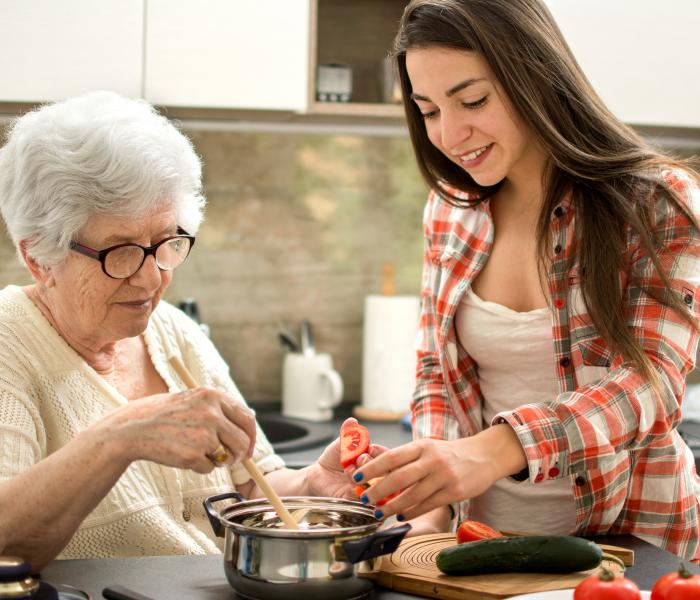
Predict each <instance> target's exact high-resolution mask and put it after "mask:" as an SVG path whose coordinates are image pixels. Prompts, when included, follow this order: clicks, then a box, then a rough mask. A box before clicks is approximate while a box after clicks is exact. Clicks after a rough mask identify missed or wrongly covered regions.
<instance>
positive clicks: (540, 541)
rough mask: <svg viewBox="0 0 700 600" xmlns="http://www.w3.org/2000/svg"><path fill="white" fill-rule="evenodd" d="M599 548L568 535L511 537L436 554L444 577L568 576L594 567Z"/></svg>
mask: <svg viewBox="0 0 700 600" xmlns="http://www.w3.org/2000/svg"><path fill="white" fill-rule="evenodd" d="M602 559H603V551H602V550H601V549H600V547H599V546H597V545H596V544H594V543H593V542H590V541H588V540H584V539H583V538H579V537H573V536H569V535H537V536H512V537H508V536H506V537H502V538H493V539H489V540H479V541H477V542H467V543H465V544H458V545H456V546H450V547H449V548H445V549H444V550H441V551H440V553H439V554H438V555H437V559H436V563H437V567H438V569H440V570H441V571H442V572H443V573H445V574H447V575H483V574H485V573H525V572H528V573H572V572H574V571H586V570H588V569H592V568H594V567H597V566H598V565H599V564H600V563H601V561H602Z"/></svg>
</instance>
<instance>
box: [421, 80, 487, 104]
mask: <svg viewBox="0 0 700 600" xmlns="http://www.w3.org/2000/svg"><path fill="white" fill-rule="evenodd" d="M479 81H486V78H485V77H478V78H476V77H472V78H471V79H465V80H464V81H460V82H459V83H458V84H457V85H453V86H452V87H451V88H450V89H449V90H447V91H446V92H445V96H447V97H448V98H449V97H450V96H454V95H455V94H456V93H457V92H461V91H462V90H463V89H464V88H467V87H469V86H470V85H473V84H475V83H477V82H479ZM411 99H412V100H423V101H424V102H430V98H428V97H427V96H421V95H420V94H411Z"/></svg>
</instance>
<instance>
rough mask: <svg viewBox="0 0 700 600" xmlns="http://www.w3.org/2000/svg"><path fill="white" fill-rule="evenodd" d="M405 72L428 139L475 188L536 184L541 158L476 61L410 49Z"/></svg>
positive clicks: (439, 50) (469, 55) (454, 53)
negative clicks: (525, 180) (503, 183)
mask: <svg viewBox="0 0 700 600" xmlns="http://www.w3.org/2000/svg"><path fill="white" fill-rule="evenodd" d="M406 70H407V73H408V76H409V78H410V80H411V87H412V89H413V94H412V99H413V100H414V102H415V103H416V105H417V106H418V109H419V110H420V112H421V114H422V115H423V119H424V122H425V128H426V133H427V135H428V139H429V140H430V141H431V142H432V144H433V145H434V146H435V147H437V148H438V149H439V150H440V151H441V152H442V153H443V154H444V155H445V156H446V157H447V158H449V159H450V160H451V161H452V162H454V163H455V164H457V165H459V166H460V167H461V168H462V169H464V170H465V171H466V172H467V173H468V174H469V175H470V176H471V178H472V179H473V180H474V181H475V182H476V183H478V184H479V185H482V186H492V185H495V184H497V183H498V182H500V181H501V180H503V179H504V178H506V177H507V178H508V180H509V181H511V182H512V181H516V180H518V179H519V178H533V177H537V178H541V174H542V170H543V164H544V159H543V154H542V152H541V151H540V149H539V147H538V145H537V144H536V142H535V140H534V136H533V135H532V134H531V132H530V131H529V129H528V128H527V127H526V126H525V124H524V123H523V122H522V120H521V119H520V118H519V117H518V115H517V114H516V112H515V110H514V109H513V107H512V106H511V104H510V102H509V100H508V99H507V97H506V95H505V92H504V91H503V89H502V88H501V86H500V84H499V83H498V82H497V81H496V79H495V77H494V75H493V73H492V72H491V69H490V68H489V66H488V64H487V63H486V61H485V60H484V59H483V58H482V57H481V55H479V54H478V53H477V52H472V51H466V50H456V49H450V48H443V47H428V48H416V49H410V50H408V51H407V52H406Z"/></svg>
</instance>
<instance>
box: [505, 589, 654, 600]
mask: <svg viewBox="0 0 700 600" xmlns="http://www.w3.org/2000/svg"><path fill="white" fill-rule="evenodd" d="M573 597H574V590H556V591H554V592H536V593H534V594H523V595H520V596H511V597H510V600H573ZM650 597H651V592H642V600H649V598H650Z"/></svg>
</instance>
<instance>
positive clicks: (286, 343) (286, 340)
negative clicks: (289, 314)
mask: <svg viewBox="0 0 700 600" xmlns="http://www.w3.org/2000/svg"><path fill="white" fill-rule="evenodd" d="M279 340H280V344H282V346H283V347H285V348H286V349H287V350H289V351H290V352H299V346H297V345H296V342H295V341H294V340H293V339H291V338H290V337H288V336H287V335H286V334H285V333H283V332H280V334H279Z"/></svg>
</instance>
